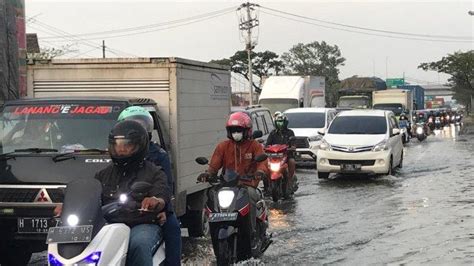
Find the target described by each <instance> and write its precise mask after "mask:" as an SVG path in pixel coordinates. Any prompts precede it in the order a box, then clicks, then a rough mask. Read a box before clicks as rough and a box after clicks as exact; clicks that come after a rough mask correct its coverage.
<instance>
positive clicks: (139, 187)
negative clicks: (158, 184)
mask: <svg viewBox="0 0 474 266" xmlns="http://www.w3.org/2000/svg"><path fill="white" fill-rule="evenodd" d="M152 187H153V185H152V184H150V183H148V182H143V181H138V182H135V183H133V184H132V186H131V190H132V192H133V193H139V194H144V193H146V192H148V191H149V190H150V189H151V188H152Z"/></svg>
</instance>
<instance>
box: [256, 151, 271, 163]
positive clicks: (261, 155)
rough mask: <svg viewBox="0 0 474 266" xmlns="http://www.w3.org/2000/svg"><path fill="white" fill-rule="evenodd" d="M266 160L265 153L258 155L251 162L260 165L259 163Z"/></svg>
mask: <svg viewBox="0 0 474 266" xmlns="http://www.w3.org/2000/svg"><path fill="white" fill-rule="evenodd" d="M267 158H268V156H267V155H266V154H265V153H262V154H259V155H257V156H255V158H254V159H253V160H254V161H256V162H258V163H260V162H263V161H265V160H266V159H267Z"/></svg>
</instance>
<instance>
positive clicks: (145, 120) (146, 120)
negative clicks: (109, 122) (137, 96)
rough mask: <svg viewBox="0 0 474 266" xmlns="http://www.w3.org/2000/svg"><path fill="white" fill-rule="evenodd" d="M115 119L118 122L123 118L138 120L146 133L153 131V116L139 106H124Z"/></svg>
mask: <svg viewBox="0 0 474 266" xmlns="http://www.w3.org/2000/svg"><path fill="white" fill-rule="evenodd" d="M117 120H118V121H119V122H120V121H123V120H134V121H137V122H139V123H140V124H141V125H142V126H143V127H144V128H145V129H146V131H147V132H148V133H151V132H152V131H153V117H152V116H151V114H150V113H149V112H148V111H147V110H146V109H145V108H143V107H141V106H129V107H127V108H125V109H124V110H123V111H122V112H121V113H120V115H119V117H118V119H117Z"/></svg>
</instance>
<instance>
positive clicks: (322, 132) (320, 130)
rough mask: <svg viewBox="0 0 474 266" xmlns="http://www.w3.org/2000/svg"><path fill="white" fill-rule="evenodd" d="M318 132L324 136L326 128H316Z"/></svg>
mask: <svg viewBox="0 0 474 266" xmlns="http://www.w3.org/2000/svg"><path fill="white" fill-rule="evenodd" d="M318 134H319V135H322V136H324V135H325V134H326V129H324V128H321V129H318Z"/></svg>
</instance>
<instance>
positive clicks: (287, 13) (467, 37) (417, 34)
mask: <svg viewBox="0 0 474 266" xmlns="http://www.w3.org/2000/svg"><path fill="white" fill-rule="evenodd" d="M260 7H261V8H263V9H267V10H270V11H274V12H277V13H281V14H285V15H289V16H293V17H298V18H303V19H308V20H313V21H317V22H321V23H326V24H331V25H335V26H341V27H347V28H353V29H359V30H366V31H373V32H380V33H389V34H395V35H405V36H413V37H423V38H441V39H457V40H472V36H450V35H430V34H420V33H408V32H399V31H389V30H381V29H374V28H367V27H360V26H354V25H348V24H342V23H336V22H332V21H326V20H322V19H316V18H310V17H306V16H302V15H297V14H293V13H289V12H285V11H281V10H277V9H273V8H269V7H264V6H260Z"/></svg>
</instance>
